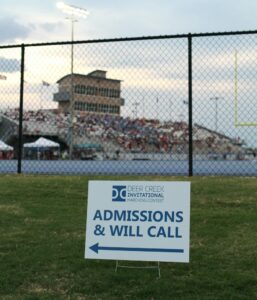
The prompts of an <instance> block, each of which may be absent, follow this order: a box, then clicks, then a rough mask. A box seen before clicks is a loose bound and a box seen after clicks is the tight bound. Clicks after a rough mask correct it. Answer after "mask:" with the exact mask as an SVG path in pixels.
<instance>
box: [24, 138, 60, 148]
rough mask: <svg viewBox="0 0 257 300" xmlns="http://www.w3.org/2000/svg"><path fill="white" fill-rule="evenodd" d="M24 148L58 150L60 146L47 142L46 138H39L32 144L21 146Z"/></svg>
mask: <svg viewBox="0 0 257 300" xmlns="http://www.w3.org/2000/svg"><path fill="white" fill-rule="evenodd" d="M23 146H24V147H25V148H59V147H60V144H58V143H56V142H53V141H51V140H48V139H46V138H43V137H41V138H39V139H38V140H36V141H35V142H33V143H26V144H24V145H23Z"/></svg>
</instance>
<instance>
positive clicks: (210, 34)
mask: <svg viewBox="0 0 257 300" xmlns="http://www.w3.org/2000/svg"><path fill="white" fill-rule="evenodd" d="M247 34H257V30H245V31H224V32H206V33H204V32H203V33H187V34H174V35H156V36H140V37H126V38H111V39H92V40H78V41H60V42H46V43H30V44H25V43H22V44H16V45H2V46H1V45H0V49H6V48H20V47H36V46H58V45H71V44H95V43H110V42H128V41H144V40H160V39H176V38H188V37H194V38H196V37H211V36H229V35H247Z"/></svg>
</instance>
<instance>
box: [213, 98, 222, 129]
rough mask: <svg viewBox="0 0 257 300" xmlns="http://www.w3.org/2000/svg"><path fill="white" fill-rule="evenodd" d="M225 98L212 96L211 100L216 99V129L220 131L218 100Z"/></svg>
mask: <svg viewBox="0 0 257 300" xmlns="http://www.w3.org/2000/svg"><path fill="white" fill-rule="evenodd" d="M221 99H224V98H223V97H211V98H210V100H215V131H216V132H217V131H218V100H221Z"/></svg>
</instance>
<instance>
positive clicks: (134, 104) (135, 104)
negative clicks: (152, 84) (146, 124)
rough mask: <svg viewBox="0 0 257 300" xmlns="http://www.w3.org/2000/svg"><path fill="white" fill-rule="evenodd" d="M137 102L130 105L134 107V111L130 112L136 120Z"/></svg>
mask: <svg viewBox="0 0 257 300" xmlns="http://www.w3.org/2000/svg"><path fill="white" fill-rule="evenodd" d="M139 104H140V103H139V102H136V101H135V102H133V103H132V105H133V106H135V109H134V110H133V111H132V112H133V113H134V118H135V119H136V118H137V107H138V106H139Z"/></svg>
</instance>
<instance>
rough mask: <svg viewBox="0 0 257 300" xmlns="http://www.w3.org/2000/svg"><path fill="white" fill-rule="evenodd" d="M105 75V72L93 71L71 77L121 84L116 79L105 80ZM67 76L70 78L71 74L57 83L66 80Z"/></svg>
mask: <svg viewBox="0 0 257 300" xmlns="http://www.w3.org/2000/svg"><path fill="white" fill-rule="evenodd" d="M106 73H107V71H103V70H95V71H92V72H90V73H88V74H78V73H73V75H74V76H76V77H82V78H93V79H98V80H107V81H115V82H121V81H122V80H118V79H110V78H106ZM69 76H71V74H67V75H65V76H63V77H62V78H60V79H59V80H58V81H57V83H60V82H61V81H62V80H64V79H65V78H67V77H69Z"/></svg>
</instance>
